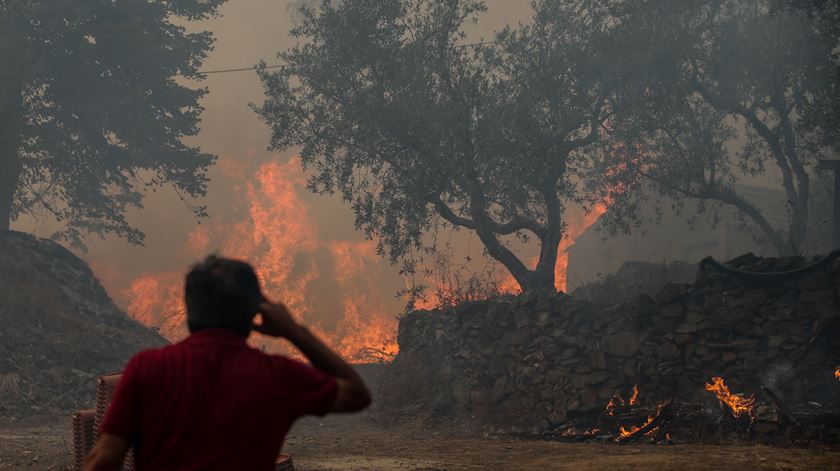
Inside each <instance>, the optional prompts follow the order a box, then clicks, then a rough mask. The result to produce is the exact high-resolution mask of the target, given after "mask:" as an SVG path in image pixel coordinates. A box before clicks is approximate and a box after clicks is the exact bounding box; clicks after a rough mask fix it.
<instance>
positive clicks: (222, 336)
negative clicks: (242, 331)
mask: <svg viewBox="0 0 840 471" xmlns="http://www.w3.org/2000/svg"><path fill="white" fill-rule="evenodd" d="M184 342H185V343H187V344H192V345H209V344H212V345H230V346H242V347H244V346H246V339H245V337H242V336H241V335H239V334H237V333H236V332H233V331H230V330H227V329H201V330H199V331H198V332H193V333H192V334H190V336H189V337H187V338H186V339H184Z"/></svg>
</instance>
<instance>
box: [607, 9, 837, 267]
mask: <svg viewBox="0 0 840 471" xmlns="http://www.w3.org/2000/svg"><path fill="white" fill-rule="evenodd" d="M617 5H619V6H617V7H615V8H614V9H613V10H612V12H613V14H614V15H615V17H616V20H615V24H616V27H615V28H614V30H613V32H614V37H615V40H616V47H624V48H625V50H626V51H627V53H628V54H627V55H626V56H625V57H626V58H627V60H626V65H625V67H627V68H628V69H634V68H635V69H636V70H637V71H638V72H637V73H636V74H635V75H634V76H633V82H634V83H633V86H632V87H628V88H627V90H625V92H628V93H625V95H624V96H623V97H622V100H621V101H622V102H621V105H620V106H619V107H618V108H617V114H618V115H619V117H620V118H619V121H620V122H621V127H622V129H621V132H622V133H623V135H624V136H625V137H626V139H627V140H628V141H630V140H635V141H638V142H641V144H640V145H642V146H644V148H645V150H646V151H647V152H648V157H649V158H647V159H642V160H636V161H631V162H630V163H629V165H630V166H632V167H634V169H635V170H636V171H638V172H639V173H640V174H641V175H643V176H644V177H645V178H646V179H647V181H649V182H651V183H652V187H653V189H654V190H655V191H656V192H658V193H659V194H664V195H667V196H669V197H671V198H676V199H677V201H679V202H682V201H684V200H686V199H693V200H700V201H705V202H711V203H715V204H723V205H729V206H731V207H734V208H736V209H737V210H738V212H739V214H741V215H742V216H743V217H744V218H745V220H746V221H748V222H749V223H750V224H751V225H752V226H753V227H757V228H758V229H759V230H760V232H761V233H762V234H763V235H764V236H765V237H766V238H767V240H769V241H770V242H771V243H772V244H773V245H774V246H775V247H776V248H777V250H778V251H779V252H780V253H782V254H793V253H798V252H801V251H802V250H803V248H804V244H805V238H806V235H807V233H808V221H809V201H810V179H811V176H812V169H813V167H814V165H815V163H816V161H817V160H818V159H819V158H825V157H827V155H826V148H825V146H826V145H828V144H830V143H831V141H832V140H833V139H834V138H832V133H835V134H836V132H837V131H836V130H837V129H838V127H840V119H838V118H840V115H838V114H837V113H836V111H835V112H834V113H833V116H832V115H831V113H827V112H825V111H826V110H825V108H824V104H825V102H826V100H827V99H828V98H829V97H831V96H832V94H833V95H835V96H836V94H837V77H838V75H837V62H836V61H835V60H833V59H832V54H833V53H834V51H833V49H834V48H835V47H836V46H837V44H838V42H837V40H838V36H837V35H836V34H831V33H829V32H828V30H827V29H826V28H825V27H824V25H823V23H822V22H821V21H822V20H821V19H820V17H819V16H814V15H813V14H809V13H808V12H807V11H803V10H801V9H786V8H779V6H780V3H779V2H777V1H773V0H726V1H716V2H705V1H703V2H670V1H667V2H666V1H663V0H651V1H642V2H633V4H632V6H628V5H625V4H624V3H623V2H619V3H617ZM633 50H637V51H643V52H642V53H641V54H635V55H634V54H632V51H633ZM634 62H635V63H636V64H633V63H634ZM634 87H635V88H634ZM776 175H778V178H779V179H780V180H781V187H782V188H783V190H784V194H785V198H786V200H787V207H786V210H787V213H788V219H789V225H788V227H777V226H774V225H773V224H771V222H770V221H769V220H768V218H767V216H766V214H765V211H766V210H767V208H766V207H764V208H762V207H761V206H760V205H759V204H757V203H756V202H754V201H750V200H749V199H748V198H747V197H745V196H744V195H743V194H741V192H740V191H739V189H738V185H739V184H742V183H743V182H744V181H745V180H746V179H749V178H751V177H756V176H770V177H771V178H773V177H775V176H776ZM637 190H639V189H638V188H637ZM639 191H640V192H639V193H637V195H636V196H642V197H644V196H645V195H644V194H643V193H642V192H641V190H639ZM625 196H626V195H625ZM612 217H614V218H622V217H624V218H626V219H625V220H624V221H621V222H624V223H626V222H627V221H628V220H632V219H633V218H632V215H630V216H628V214H626V213H624V214H619V213H618V212H616V214H614V215H613V216H612ZM614 222H615V221H614ZM616 226H617V227H621V224H616Z"/></svg>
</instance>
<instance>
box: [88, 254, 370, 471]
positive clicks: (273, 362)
mask: <svg viewBox="0 0 840 471" xmlns="http://www.w3.org/2000/svg"><path fill="white" fill-rule="evenodd" d="M186 305H187V326H188V327H189V331H190V336H189V337H187V339H185V340H184V341H182V342H179V343H177V344H174V345H169V346H166V347H163V348H159V349H152V350H146V351H143V352H140V353H138V354H137V355H135V356H134V357H133V358H132V359H131V360H130V361H129V362H128V365H127V366H126V368H125V370H124V371H123V375H122V377H121V378H120V382H119V384H118V385H117V389H116V391H115V392H114V399H113V401H112V402H111V406H110V408H109V409H108V413H107V414H106V416H105V419H104V421H103V424H102V427H101V432H102V434H101V438H100V439H99V441H98V442H97V443H96V445H95V446H94V448H93V450H92V451H91V453H90V455H89V456H88V457H87V459H86V460H85V465H84V469H85V470H86V471H94V470H111V469H120V466H121V465H122V462H123V459H124V457H125V455H126V453H127V451H128V449H129V448H130V447H132V446H133V447H134V460H135V465H136V468H137V470H138V471H143V470H155V471H160V470H176V469H177V470H193V469H202V470H206V469H218V470H240V469H241V470H266V471H268V470H271V469H273V468H274V463H275V461H276V459H277V455H278V454H279V452H280V448H281V446H282V445H283V439H284V438H285V436H286V433H287V432H288V431H289V428H290V427H291V425H292V423H293V422H294V421H295V420H296V419H297V418H298V417H301V416H303V415H307V414H313V415H319V416H323V415H324V414H326V413H328V412H355V411H359V410H362V409H364V408H366V407H367V406H368V405H369V404H370V392H368V389H367V387H366V386H365V384H364V383H363V382H362V380H361V378H360V377H359V375H358V374H357V373H356V372H355V371H354V370H353V368H352V367H351V366H350V365H348V364H347V363H346V362H345V361H344V360H342V359H341V357H340V356H339V355H337V354H336V353H335V352H333V351H332V350H330V349H329V348H328V347H327V346H326V345H324V344H323V343H321V342H320V341H319V340H318V339H317V338H316V337H315V336H313V335H312V334H311V333H309V331H308V330H306V328H304V327H303V326H301V325H299V324H298V323H296V322H295V321H294V319H293V318H292V316H291V315H290V314H289V311H288V310H287V309H286V308H285V307H284V306H283V305H282V304H279V303H272V302H269V301H267V300H266V299H265V298H264V297H263V295H262V293H261V292H260V287H259V282H258V280H257V275H256V273H254V270H253V268H251V266H250V265H248V264H247V263H244V262H240V261H237V260H229V259H224V258H219V257H214V256H211V257H208V258H207V259H206V260H205V261H204V262H202V263H200V264H198V265H196V266H195V267H194V268H193V269H192V270H191V271H190V272H189V274H188V275H187V279H186ZM257 314H260V316H261V318H262V322H261V323H259V325H255V324H254V319H255V317H256V315H257ZM252 329H253V330H256V331H258V332H260V333H263V334H265V335H268V336H271V337H278V338H280V337H282V338H286V339H287V340H289V341H290V342H291V343H292V344H293V345H295V346H296V347H297V348H298V349H299V350H300V351H301V352H302V353H303V354H304V355H305V356H306V357H307V358H308V359H309V361H310V362H311V363H312V365H313V366H314V368H312V367H309V366H306V365H304V364H302V363H299V362H297V361H294V360H291V359H288V358H285V357H282V356H279V355H267V354H264V353H262V352H260V351H259V350H256V349H253V348H250V347H249V346H248V345H247V344H246V339H247V337H248V335H249V334H250V332H251V330H252Z"/></svg>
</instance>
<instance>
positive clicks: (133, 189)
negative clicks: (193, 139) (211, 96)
mask: <svg viewBox="0 0 840 471" xmlns="http://www.w3.org/2000/svg"><path fill="white" fill-rule="evenodd" d="M223 1H224V0H168V1H155V2H149V1H141V0H126V1H116V2H115V1H110V0H92V1H85V2H78V1H71V0H49V1H47V0H0V116H2V120H3V121H2V128H1V129H0V175H2V176H0V227H4V226H5V227H8V226H7V225H8V221H9V219H15V218H16V217H18V216H20V215H21V214H31V215H39V214H44V213H46V214H48V215H49V216H51V217H53V218H55V219H56V220H58V221H59V222H61V223H62V224H64V228H63V229H62V230H61V231H60V232H59V233H58V234H56V237H59V238H63V239H67V240H70V241H71V242H72V243H74V244H77V245H80V244H81V243H82V238H83V237H84V236H85V235H86V234H88V233H95V234H99V235H100V236H101V235H104V234H107V233H113V234H116V235H117V236H120V237H123V238H125V239H127V240H128V241H129V242H131V243H135V244H140V243H142V241H143V233H142V232H141V231H140V230H138V229H136V228H134V227H131V226H130V225H129V224H128V222H127V221H126V219H125V217H124V214H125V211H126V210H127V209H128V208H130V207H141V206H142V198H143V194H144V192H145V191H147V190H149V189H152V190H153V189H155V188H158V187H161V186H164V185H170V186H171V187H172V188H174V189H175V190H176V191H177V192H178V194H179V195H181V196H182V199H184V200H185V202H188V201H189V200H190V199H191V198H194V197H199V196H202V195H203V194H204V192H205V185H206V175H205V171H206V168H207V166H208V165H209V164H210V163H211V162H212V156H210V155H208V154H205V153H203V152H201V151H200V150H199V149H197V148H195V147H190V146H187V145H185V144H184V143H183V142H182V139H183V138H184V137H186V136H192V135H195V134H196V133H197V132H198V127H197V125H198V121H199V114H200V112H201V107H200V105H199V99H200V98H201V97H202V96H203V95H204V94H205V93H206V90H205V89H191V88H189V87H186V86H184V85H181V84H179V83H178V82H177V81H176V79H175V77H176V76H177V75H183V76H185V77H189V78H200V76H199V74H198V67H199V66H200V65H201V62H202V60H203V59H204V57H205V56H206V54H207V53H208V52H209V51H210V50H211V48H212V44H213V39H212V37H211V35H210V34H209V33H207V32H198V33H190V32H188V31H187V30H186V28H185V27H184V26H183V24H185V23H186V22H188V21H193V20H201V19H205V18H208V17H211V16H214V15H215V14H216V10H217V8H218V6H219V5H220V4H221V3H223ZM188 204H189V203H188ZM191 209H192V210H193V211H194V212H195V214H196V215H197V216H203V215H204V214H205V211H204V208H203V207H191Z"/></svg>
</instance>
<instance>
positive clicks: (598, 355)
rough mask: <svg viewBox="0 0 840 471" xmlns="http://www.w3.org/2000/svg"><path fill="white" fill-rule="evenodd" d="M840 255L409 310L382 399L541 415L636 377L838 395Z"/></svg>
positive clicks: (652, 384) (642, 385) (590, 402)
mask: <svg viewBox="0 0 840 471" xmlns="http://www.w3.org/2000/svg"><path fill="white" fill-rule="evenodd" d="M804 263H805V261H804V260H802V259H799V258H780V259H760V258H757V257H754V256H743V257H739V258H738V259H735V260H733V261H731V262H730V266H732V267H734V268H738V269H741V270H748V271H786V270H790V269H793V268H796V267H799V266H802V265H804ZM839 290H840V264H838V263H834V264H832V265H830V266H828V267H826V268H825V269H823V270H821V271H817V272H815V273H813V274H811V275H809V276H807V277H805V278H802V279H800V280H798V281H793V282H786V283H784V284H781V285H777V286H771V287H759V286H753V285H749V284H746V283H744V282H742V281H741V280H739V279H737V278H734V277H732V276H729V275H726V274H722V273H719V272H714V271H711V269H709V270H707V271H704V272H701V273H700V274H699V275H698V278H697V280H696V281H695V282H694V283H691V284H670V285H667V286H666V287H665V288H664V289H663V290H662V291H661V292H660V293H659V294H657V295H656V296H655V297H650V296H639V297H637V298H636V299H632V300H629V301H625V302H622V303H618V304H615V305H613V306H609V307H598V305H601V306H603V305H604V304H606V303H604V302H603V301H604V300H599V301H600V302H599V303H598V304H597V305H596V304H595V303H592V302H589V301H578V300H575V299H573V298H571V297H568V296H565V295H558V296H556V297H550V298H545V297H539V296H531V295H523V296H519V297H513V296H506V297H501V298H498V299H494V300H490V301H485V302H476V303H466V304H463V305H460V306H457V307H455V308H453V309H451V310H446V311H437V310H436V311H417V312H414V313H411V314H409V315H407V316H406V317H405V318H403V319H402V320H401V322H400V330H399V338H398V340H399V343H400V353H399V355H398V356H397V358H396V359H395V361H394V363H393V364H392V365H391V366H390V369H389V372H388V374H389V376H390V377H389V378H387V379H386V381H384V382H383V387H384V389H385V391H383V402H384V403H385V404H384V405H385V407H389V406H393V407H398V408H405V407H406V406H414V407H415V408H417V409H418V411H419V410H423V411H428V412H430V413H432V414H437V415H450V414H456V415H462V414H463V415H468V416H477V417H480V418H482V419H485V420H489V421H498V422H504V423H510V424H523V425H524V424H530V425H537V426H538V425H542V424H545V423H546V422H553V421H557V420H562V419H564V418H565V417H566V416H567V415H568V414H569V413H570V412H581V411H584V410H587V409H594V408H602V407H604V406H605V405H606V403H607V402H608V401H609V399H610V398H611V397H613V395H615V394H616V393H620V394H623V395H625V397H627V396H628V395H629V392H630V389H631V388H632V387H633V385H638V387H639V389H640V391H641V394H640V399H641V400H642V401H643V402H648V403H655V402H656V401H659V400H663V399H673V398H677V399H678V400H680V401H685V402H692V401H697V402H701V401H709V400H710V395H709V394H708V393H706V392H705V391H704V389H703V385H704V384H705V382H707V381H709V379H710V378H711V377H712V376H722V377H724V378H725V379H726V381H727V384H729V385H730V387H731V389H732V390H733V391H739V392H746V393H758V392H759V389H760V387H761V386H762V385H764V386H770V387H773V388H775V389H776V390H778V391H780V393H781V394H782V396H783V397H785V399H786V400H789V401H794V402H797V401H800V402H802V401H810V400H817V401H825V400H837V399H840V383H838V381H837V380H836V379H835V378H834V374H833V373H834V366H835V364H836V363H838V362H840V322H839V321H838V320H840V316H838V291H839Z"/></svg>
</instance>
